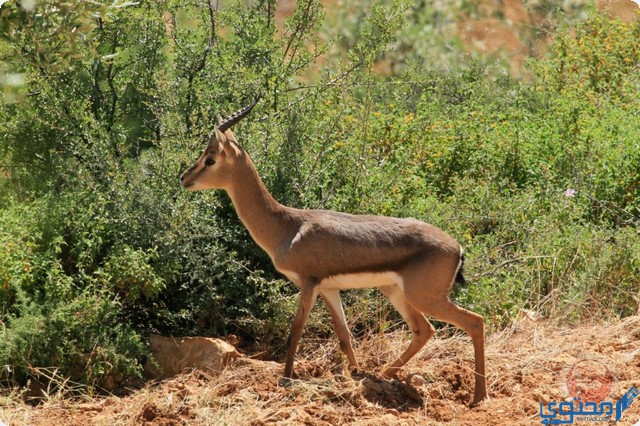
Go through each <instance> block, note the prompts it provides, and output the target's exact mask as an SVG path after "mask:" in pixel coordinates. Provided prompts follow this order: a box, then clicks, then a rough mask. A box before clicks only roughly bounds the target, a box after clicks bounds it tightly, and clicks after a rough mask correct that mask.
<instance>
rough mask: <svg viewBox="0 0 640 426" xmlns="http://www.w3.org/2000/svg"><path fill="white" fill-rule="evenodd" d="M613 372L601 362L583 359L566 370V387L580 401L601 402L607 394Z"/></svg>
mask: <svg viewBox="0 0 640 426" xmlns="http://www.w3.org/2000/svg"><path fill="white" fill-rule="evenodd" d="M612 384H613V374H612V373H611V371H610V370H609V368H607V366H606V365H604V364H603V363H601V362H599V361H596V360H593V359H585V360H582V361H578V362H576V363H575V364H574V365H573V366H572V367H571V368H570V369H569V371H568V372H567V389H568V390H569V393H570V394H571V396H573V397H574V398H575V399H578V398H579V399H580V400H581V401H582V402H602V401H604V399H605V398H606V397H607V396H609V392H610V391H611V385H612Z"/></svg>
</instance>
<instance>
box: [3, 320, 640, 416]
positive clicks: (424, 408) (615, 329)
mask: <svg viewBox="0 0 640 426" xmlns="http://www.w3.org/2000/svg"><path fill="white" fill-rule="evenodd" d="M408 337H409V336H408V335H407V333H406V332H402V331H398V332H394V333H391V334H385V335H374V336H371V337H368V338H366V339H363V340H360V341H359V342H358V343H357V349H356V352H357V354H358V356H359V358H360V360H361V361H362V366H361V367H362V370H361V371H357V372H349V371H348V370H347V369H346V368H345V367H344V362H343V359H342V356H341V355H340V352H339V350H338V348H337V345H336V343H335V341H334V340H335V339H331V340H329V341H318V340H314V339H313V337H312V336H308V337H307V339H306V340H305V341H304V342H303V348H302V354H301V356H299V357H298V360H297V362H296V372H297V373H298V375H299V378H298V379H297V380H294V381H292V383H290V384H289V386H282V384H283V383H282V381H281V376H282V370H283V366H282V364H280V363H276V362H270V361H261V360H257V359H252V358H249V357H244V358H241V359H239V360H237V361H236V362H235V363H234V364H233V365H230V366H229V367H227V368H226V369H225V370H224V371H223V372H222V373H221V374H219V375H218V376H210V375H207V374H204V373H202V372H198V371H195V372H190V373H185V374H182V375H179V376H177V377H174V378H172V379H168V380H164V381H161V382H154V383H149V384H147V385H146V386H145V387H143V388H141V389H137V390H133V391H131V392H130V393H129V394H128V395H127V396H124V397H118V396H103V397H94V398H88V397H87V398H85V400H83V401H77V400H76V401H72V400H65V399H62V398H58V397H56V396H52V397H50V398H49V399H48V400H47V401H45V402H44V403H42V404H40V405H38V406H36V407H32V406H29V405H26V404H24V403H23V402H21V401H20V399H19V398H16V397H13V398H7V397H5V398H4V399H3V398H1V397H0V420H2V421H3V422H5V423H6V424H8V425H9V426H12V425H33V426H40V425H42V426H44V425H47V426H48V425H82V426H86V425H147V426H169V425H272V424H273V425H327V426H329V425H346V424H349V425H440V424H441V425H497V424H505V425H533V424H541V423H540V420H541V419H540V416H539V404H540V402H542V403H543V404H546V403H548V402H549V401H558V402H560V401H569V400H572V397H571V395H569V393H568V390H567V374H568V372H569V371H570V370H571V368H572V366H574V365H575V364H576V363H578V362H580V361H581V360H592V361H593V360H595V361H596V362H598V363H600V364H602V365H606V367H607V368H608V369H609V370H610V371H611V373H613V383H612V387H611V390H610V391H609V394H608V397H607V399H606V400H608V401H614V402H615V401H616V400H617V399H619V398H620V396H622V395H623V394H624V393H625V392H626V391H627V390H628V389H630V388H631V386H636V387H640V316H636V317H630V318H626V319H624V320H621V321H619V322H616V323H608V324H583V325H578V326H561V325H557V324H552V323H550V322H548V321H541V320H538V319H536V318H535V317H534V316H533V314H524V315H523V316H522V318H521V320H519V321H518V322H517V323H515V324H513V325H512V326H511V327H510V328H509V329H507V330H503V331H501V332H497V333H493V334H490V335H489V336H488V339H487V367H488V371H487V374H488V383H489V394H490V398H489V399H488V400H486V401H484V402H483V403H482V404H481V405H480V406H478V407H475V408H469V407H468V402H469V400H470V398H471V395H472V393H473V350H472V345H471V341H470V340H469V338H468V337H467V336H466V335H464V334H462V333H459V332H457V331H455V330H454V329H444V330H440V331H439V333H438V335H437V336H436V337H435V338H434V339H432V340H431V341H430V342H429V343H428V344H427V347H426V348H425V349H424V350H423V351H422V352H421V353H420V354H419V355H418V356H416V357H415V358H414V359H413V360H412V361H411V362H410V363H409V364H408V365H407V366H405V368H404V369H402V370H401V372H400V374H399V379H398V380H384V379H382V378H381V377H380V376H379V375H378V373H379V372H381V371H382V370H383V368H384V366H385V365H386V364H387V363H388V362H390V361H392V359H393V358H395V357H396V356H398V355H399V353H400V352H401V351H402V350H403V348H404V347H405V346H406V345H407V343H408ZM545 412H546V410H545ZM639 420H640V400H639V401H635V403H633V404H631V406H630V407H629V408H628V409H627V410H626V411H625V412H624V415H623V417H622V419H621V420H620V421H619V422H618V424H619V425H635V424H636V423H637V422H638V421H639ZM574 424H596V423H587V422H577V421H576V422H575V423H574ZM597 424H607V423H606V422H605V423H597ZM609 424H612V422H611V423H609Z"/></svg>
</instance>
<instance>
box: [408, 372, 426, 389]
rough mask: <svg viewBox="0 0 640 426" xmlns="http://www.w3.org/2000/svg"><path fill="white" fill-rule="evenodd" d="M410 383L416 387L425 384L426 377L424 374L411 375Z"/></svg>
mask: <svg viewBox="0 0 640 426" xmlns="http://www.w3.org/2000/svg"><path fill="white" fill-rule="evenodd" d="M410 384H411V386H414V387H416V388H419V387H421V386H424V377H422V376H420V375H418V374H414V375H413V376H411V381H410Z"/></svg>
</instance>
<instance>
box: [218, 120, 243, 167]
mask: <svg viewBox="0 0 640 426" xmlns="http://www.w3.org/2000/svg"><path fill="white" fill-rule="evenodd" d="M215 132H216V139H217V140H218V142H219V143H220V147H221V148H222V151H223V152H224V153H225V154H226V156H227V158H231V159H234V158H237V157H238V156H239V155H240V150H239V149H238V146H237V142H236V138H235V136H234V135H233V133H231V131H230V130H228V129H227V130H226V131H225V132H224V133H222V132H221V131H220V130H219V129H218V128H217V127H216V130H215Z"/></svg>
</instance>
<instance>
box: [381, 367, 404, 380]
mask: <svg viewBox="0 0 640 426" xmlns="http://www.w3.org/2000/svg"><path fill="white" fill-rule="evenodd" d="M398 371H400V368H399V367H389V368H387V369H386V370H384V373H382V377H384V378H385V379H387V380H390V379H395V378H396V376H397V375H398Z"/></svg>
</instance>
